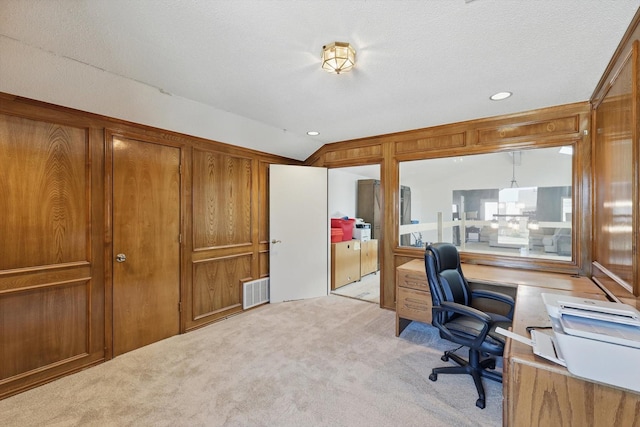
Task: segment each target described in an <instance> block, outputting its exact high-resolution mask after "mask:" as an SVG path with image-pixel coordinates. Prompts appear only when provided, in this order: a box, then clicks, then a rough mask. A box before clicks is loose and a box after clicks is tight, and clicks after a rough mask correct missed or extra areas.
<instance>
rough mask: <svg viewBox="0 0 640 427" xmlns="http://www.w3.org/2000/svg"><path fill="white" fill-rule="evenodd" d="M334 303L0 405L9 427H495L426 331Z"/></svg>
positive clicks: (287, 309) (492, 400)
mask: <svg viewBox="0 0 640 427" xmlns="http://www.w3.org/2000/svg"><path fill="white" fill-rule="evenodd" d="M394 325H395V314H394V313H393V312H392V311H388V310H384V309H381V308H379V307H377V306H376V305H375V304H371V303H366V302H362V301H357V300H354V299H350V298H342V297H339V296H333V295H332V296H328V297H322V298H315V299H310V300H304V301H294V302H286V303H280V304H267V305H264V306H261V307H259V308H257V309H255V310H252V311H250V312H245V313H242V314H240V315H238V316H235V317H232V318H229V319H226V320H224V321H221V322H218V323H216V324H213V325H211V326H208V327H206V328H202V329H200V330H197V331H194V332H191V333H188V334H184V335H179V336H175V337H173V338H170V339H167V340H164V341H161V342H159V343H155V344H152V345H149V346H147V347H144V348H141V349H138V350H136V351H133V352H130V353H127V354H124V355H122V356H119V357H117V358H115V359H113V360H111V361H109V362H106V363H103V364H101V365H99V366H96V367H93V368H90V369H87V370H85V371H82V372H79V373H77V374H74V375H71V376H68V377H65V378H62V379H59V380H57V381H55V382H52V383H50V384H46V385H44V386H42V387H39V388H36V389H34V390H30V391H27V392H25V393H22V394H19V395H17V396H13V397H11V398H8V399H5V400H2V401H0V425H1V426H5V427H9V426H371V427H374V426H449V425H450V426H499V425H501V423H502V418H501V410H502V394H501V384H498V383H494V382H491V381H485V385H486V388H487V408H486V409H484V410H481V409H478V408H477V407H476V406H475V401H476V397H477V396H476V393H475V388H474V386H473V381H472V379H471V377H470V376H468V375H462V376H460V375H441V376H440V377H439V378H438V381H437V382H431V381H429V379H428V375H429V373H430V369H431V368H432V367H434V366H442V365H443V364H444V362H442V361H441V360H440V355H441V349H448V348H451V346H450V344H449V343H446V342H443V341H441V340H440V339H439V338H438V337H437V335H436V334H435V333H434V328H432V327H431V326H428V325H421V324H416V323H415V322H414V323H413V324H412V325H411V326H409V328H407V330H405V332H404V333H403V335H402V336H401V337H400V338H396V337H395V334H394Z"/></svg>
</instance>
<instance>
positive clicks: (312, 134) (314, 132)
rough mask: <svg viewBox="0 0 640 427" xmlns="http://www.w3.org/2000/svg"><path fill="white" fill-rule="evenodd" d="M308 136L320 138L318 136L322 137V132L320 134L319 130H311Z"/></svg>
mask: <svg viewBox="0 0 640 427" xmlns="http://www.w3.org/2000/svg"><path fill="white" fill-rule="evenodd" d="M307 135H309V136H318V135H320V132H318V131H317V130H310V131H309V132H307Z"/></svg>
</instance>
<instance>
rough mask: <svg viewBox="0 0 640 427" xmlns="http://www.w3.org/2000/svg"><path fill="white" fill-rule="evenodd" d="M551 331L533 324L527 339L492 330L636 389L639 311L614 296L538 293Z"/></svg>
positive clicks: (639, 382) (597, 377)
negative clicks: (602, 298)
mask: <svg viewBox="0 0 640 427" xmlns="http://www.w3.org/2000/svg"><path fill="white" fill-rule="evenodd" d="M542 300H543V301H544V304H545V307H546V310H547V313H548V314H549V317H550V319H551V327H552V329H553V333H552V334H546V333H544V332H543V331H539V330H532V331H531V339H527V338H525V337H523V336H521V335H518V334H515V333H513V332H509V331H506V330H504V329H502V328H497V329H496V332H498V333H500V334H502V335H505V336H508V337H510V338H512V339H515V340H517V341H520V342H523V343H525V344H527V345H530V346H531V347H533V352H534V353H535V354H537V355H538V356H541V357H544V358H545V359H548V360H551V361H553V362H556V363H558V364H560V365H563V366H566V367H567V369H568V370H569V372H571V373H572V374H573V375H575V376H578V377H582V378H585V379H587V380H592V381H598V382H601V383H604V384H609V385H613V386H616V387H621V388H626V389H629V390H632V391H635V392H640V370H639V369H637V364H638V360H639V359H640V312H639V311H638V310H636V309H635V308H634V307H632V306H630V305H627V304H621V303H614V302H607V301H600V300H593V299H588V298H579V297H571V296H565V295H560V294H546V293H543V294H542Z"/></svg>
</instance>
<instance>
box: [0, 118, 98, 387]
mask: <svg viewBox="0 0 640 427" xmlns="http://www.w3.org/2000/svg"><path fill="white" fill-rule="evenodd" d="M103 143H104V139H103V134H102V133H101V132H95V131H94V130H93V129H91V128H90V127H89V126H88V123H87V122H86V121H82V120H79V119H78V120H75V121H73V120H69V118H68V117H66V118H65V119H64V120H62V119H61V120H59V121H56V120H55V114H54V113H52V112H51V111H50V110H48V109H42V108H40V107H38V108H33V107H32V108H29V109H26V111H24V112H23V114H20V115H16V114H6V113H2V114H0V194H1V197H0V236H2V239H1V240H0V398H2V397H5V396H8V395H11V394H14V393H16V392H17V391H20V390H22V389H25V388H28V387H30V386H33V385H37V384H39V383H42V382H46V381H49V380H50V379H51V378H55V377H57V376H60V375H64V374H66V373H68V372H72V371H74V370H79V369H82V368H83V367H86V366H90V365H91V364H94V363H97V362H98V361H100V360H103V359H104V356H105V351H104V348H105V342H104V338H105V333H104V331H105V324H104V282H103V280H102V277H103V275H102V272H103V260H102V258H101V255H102V254H101V250H102V248H103V246H104V245H103V240H102V238H103V237H102V236H103V230H102V224H103V222H104V210H103V207H102V203H103V194H104V193H103V188H104V187H103V184H102V182H101V179H102V175H103V173H104V172H103V168H102V159H103V157H102V156H103V155H104V146H103ZM96 254H97V255H98V258H97V259H96V256H95V255H96Z"/></svg>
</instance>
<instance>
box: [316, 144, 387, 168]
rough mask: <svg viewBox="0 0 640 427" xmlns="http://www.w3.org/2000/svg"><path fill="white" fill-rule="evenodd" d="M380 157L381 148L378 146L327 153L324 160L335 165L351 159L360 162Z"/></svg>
mask: <svg viewBox="0 0 640 427" xmlns="http://www.w3.org/2000/svg"><path fill="white" fill-rule="evenodd" d="M380 156H382V146H381V145H379V144H378V145H367V146H360V147H357V146H356V147H353V148H347V149H340V150H335V151H334V150H331V151H327V152H326V154H325V158H324V160H325V161H326V162H327V163H335V162H342V161H345V160H351V159H358V160H362V159H369V158H376V157H380Z"/></svg>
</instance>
